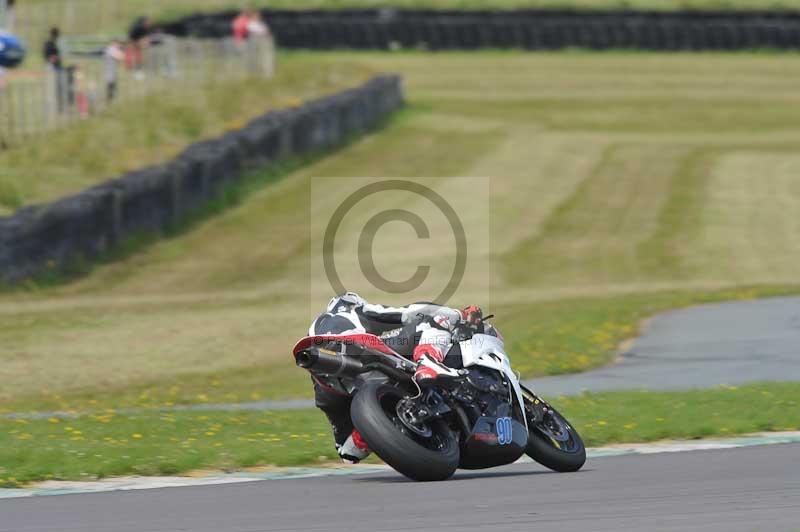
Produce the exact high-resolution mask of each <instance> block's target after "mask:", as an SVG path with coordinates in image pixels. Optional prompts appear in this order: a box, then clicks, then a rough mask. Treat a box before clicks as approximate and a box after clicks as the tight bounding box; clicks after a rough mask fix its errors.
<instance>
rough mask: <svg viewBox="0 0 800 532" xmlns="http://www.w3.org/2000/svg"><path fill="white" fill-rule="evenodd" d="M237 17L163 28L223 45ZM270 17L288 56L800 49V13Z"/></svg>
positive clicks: (328, 13)
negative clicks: (298, 52)
mask: <svg viewBox="0 0 800 532" xmlns="http://www.w3.org/2000/svg"><path fill="white" fill-rule="evenodd" d="M235 16H236V12H234V11H224V12H219V13H212V14H197V15H192V16H188V17H185V18H183V19H180V20H176V21H172V22H166V23H164V24H163V27H164V29H165V31H167V32H168V33H172V34H175V35H179V36H194V37H208V38H219V37H224V36H227V35H228V34H229V33H230V31H231V30H230V28H231V21H232V19H233V18H234V17H235ZM264 17H265V18H266V20H267V21H268V22H269V24H270V27H271V28H272V31H273V33H274V34H275V37H276V40H277V42H278V44H279V46H282V47H284V48H308V49H322V50H328V49H332V48H356V49H390V48H396V47H405V48H416V47H422V48H427V49H431V50H441V49H460V50H470V49H478V48H521V49H529V50H539V49H544V50H547V49H559V48H567V47H581V48H593V49H613V48H629V49H643V50H741V49H755V48H780V49H800V11H697V10H685V11H675V12H661V11H629V10H620V11H598V10H585V11H576V10H569V11H568V10H513V11H445V10H406V9H387V8H384V9H360V10H303V11H289V10H270V9H267V10H264Z"/></svg>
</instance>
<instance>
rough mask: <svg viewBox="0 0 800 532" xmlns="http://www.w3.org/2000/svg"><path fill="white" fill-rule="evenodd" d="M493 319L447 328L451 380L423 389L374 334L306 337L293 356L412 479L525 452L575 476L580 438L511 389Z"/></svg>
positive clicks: (582, 453) (515, 386) (550, 411)
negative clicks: (344, 400) (343, 398)
mask: <svg viewBox="0 0 800 532" xmlns="http://www.w3.org/2000/svg"><path fill="white" fill-rule="evenodd" d="M491 317H492V316H487V317H486V318H483V319H482V321H481V322H480V323H478V324H475V323H459V324H458V325H457V326H456V327H455V328H454V329H453V331H452V348H451V349H450V351H449V352H448V354H447V358H446V359H445V363H446V364H447V365H448V366H449V367H451V368H454V369H457V373H458V376H454V377H447V378H444V377H439V378H437V379H436V380H435V381H434V382H433V383H432V384H427V383H425V385H424V386H423V387H420V385H419V384H418V383H417V382H415V380H414V379H413V375H414V371H415V370H416V369H417V364H416V363H414V362H412V361H411V360H408V359H407V358H405V357H403V356H401V355H400V354H398V353H397V352H396V351H395V350H393V349H392V348H391V347H389V346H388V345H387V344H386V343H384V341H383V340H382V339H381V337H378V336H375V335H371V334H362V333H358V334H333V333H331V334H324V335H316V336H308V337H306V338H303V339H302V340H300V341H299V342H298V343H297V345H295V347H294V350H293V353H294V357H295V362H296V363H297V365H298V366H300V367H301V368H305V369H306V370H308V371H309V372H310V373H311V374H312V377H313V378H314V379H315V380H316V381H317V383H319V384H320V385H321V386H323V387H325V388H326V389H328V390H330V391H334V392H337V393H340V394H346V395H348V396H350V397H352V403H351V407H350V415H351V418H352V421H353V425H354V426H355V428H356V429H357V430H358V431H359V432H360V433H361V436H362V437H363V438H364V440H365V441H366V442H367V444H368V445H369V447H370V449H371V450H372V451H374V452H375V453H376V454H377V455H378V456H379V457H380V458H381V459H382V460H383V461H384V462H386V463H387V464H389V465H390V466H391V467H392V468H394V469H395V470H397V471H398V472H399V473H401V474H403V475H405V476H406V477H408V478H410V479H413V480H420V481H433V480H445V479H447V478H449V477H450V476H452V475H453V473H454V472H455V471H456V469H458V468H461V469H484V468H489V467H496V466H501V465H505V464H510V463H512V462H515V461H516V460H518V459H519V458H521V457H522V455H523V454H527V455H528V456H530V457H531V458H532V459H534V460H535V461H537V462H539V463H540V464H542V465H544V466H545V467H548V468H550V469H552V470H554V471H559V472H571V471H577V470H579V469H580V468H581V467H582V466H583V464H584V462H585V461H586V450H585V447H584V444H583V441H582V440H581V437H580V436H579V435H578V432H577V431H576V430H575V428H574V427H573V426H572V425H571V424H570V423H569V422H568V421H567V420H566V419H565V418H564V416H562V415H561V414H560V413H558V411H556V409H555V408H553V407H552V406H551V405H549V404H548V403H547V402H546V401H544V400H543V399H542V398H540V397H538V396H537V395H536V394H535V393H534V392H533V391H531V390H529V389H528V388H526V387H525V386H523V385H522V384H521V383H520V382H519V378H518V376H517V375H516V374H515V373H514V372H513V371H512V370H511V364H510V361H509V358H508V356H507V355H506V352H505V348H504V343H503V337H502V335H501V334H500V333H499V332H498V331H497V329H496V328H494V326H493V325H490V324H489V323H488V319H490V318H491ZM451 360H458V361H459V362H460V363H459V364H453V363H451ZM459 366H460V367H459ZM426 380H427V379H426Z"/></svg>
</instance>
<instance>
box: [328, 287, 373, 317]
mask: <svg viewBox="0 0 800 532" xmlns="http://www.w3.org/2000/svg"><path fill="white" fill-rule="evenodd" d="M366 303H367V302H366V301H365V300H364V298H363V297H361V296H360V295H358V294H356V293H355V292H345V293H344V294H341V295H338V296H336V297H334V298H331V300H330V302H329V303H328V312H332V313H334V314H335V313H337V312H349V311H351V310H353V309H354V308H359V307H363V306H364V305H365V304H366Z"/></svg>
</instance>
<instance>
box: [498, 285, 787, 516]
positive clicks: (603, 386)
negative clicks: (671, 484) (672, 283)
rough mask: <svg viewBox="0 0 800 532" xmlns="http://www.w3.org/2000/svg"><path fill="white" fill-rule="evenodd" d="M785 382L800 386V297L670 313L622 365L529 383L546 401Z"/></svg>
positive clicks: (649, 330) (658, 319)
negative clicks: (589, 394) (584, 393)
mask: <svg viewBox="0 0 800 532" xmlns="http://www.w3.org/2000/svg"><path fill="white" fill-rule="evenodd" d="M511 356H512V358H513V353H512V354H511ZM788 380H793V381H796V380H800V298H798V297H780V298H772V299H762V300H756V301H739V302H734V303H720V304H714V305H701V306H697V307H692V308H688V309H683V310H676V311H672V312H667V313H665V314H661V315H659V316H656V317H655V318H653V319H652V320H651V321H650V322H649V324H648V325H647V327H646V328H645V330H644V332H643V334H642V336H640V337H639V338H638V339H637V340H636V341H635V342H634V343H633V345H632V346H631V347H630V348H629V349H628V350H627V352H625V353H624V354H623V355H622V358H621V360H620V361H618V362H617V363H615V364H612V365H609V366H606V367H604V368H600V369H597V370H594V371H588V372H586V373H579V374H575V375H562V376H557V377H545V378H542V379H535V380H533V381H530V382H529V383H530V384H531V385H532V387H533V389H534V390H535V391H536V392H537V393H540V394H541V395H543V396H544V397H554V396H557V395H574V394H578V393H580V392H582V391H587V390H588V391H610V390H631V389H646V390H684V389H690V388H710V387H713V386H718V385H723V384H729V385H734V384H744V383H747V382H757V381H788ZM798 528H799V529H800V523H798Z"/></svg>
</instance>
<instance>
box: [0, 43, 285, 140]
mask: <svg viewBox="0 0 800 532" xmlns="http://www.w3.org/2000/svg"><path fill="white" fill-rule="evenodd" d="M110 42H112V39H110V38H108V39H104V38H100V37H84V38H68V39H64V40H63V45H62V50H63V55H64V61H63V67H62V68H61V69H58V70H56V69H54V68H52V67H39V68H37V69H26V70H24V71H21V72H17V73H15V75H14V77H12V78H11V79H9V80H8V81H7V83H6V84H5V87H4V88H0V149H2V147H4V146H9V145H12V144H13V143H15V142H17V141H19V140H21V139H24V138H25V137H28V136H32V135H37V134H39V133H42V132H45V131H49V130H52V129H54V128H57V127H59V126H62V125H64V124H66V123H69V122H71V121H74V120H80V119H87V118H89V117H91V116H93V115H95V114H97V113H100V112H102V111H103V110H104V109H105V108H107V107H108V106H109V105H124V103H125V102H126V101H131V100H133V99H136V98H141V97H143V96H145V95H147V94H150V93H152V92H154V91H159V90H164V89H176V88H179V87H180V85H181V84H191V85H193V86H197V85H199V84H202V83H205V82H206V81H209V80H212V79H225V80H235V79H245V78H248V77H271V76H272V75H273V73H274V69H275V48H274V43H273V41H272V40H271V39H270V38H266V37H265V38H258V39H250V40H248V41H246V42H244V43H240V44H236V43H234V41H233V39H221V40H205V39H204V40H196V39H177V38H175V37H171V36H166V35H164V36H157V37H156V38H154V40H153V44H152V45H151V46H148V47H147V48H145V49H144V50H143V51H142V59H141V63H138V61H134V62H131V61H130V60H129V59H130V57H129V56H126V58H125V59H123V60H120V61H115V60H114V59H109V58H108V57H107V55H106V52H105V50H106V46H108V44H109V43H110ZM134 63H135V64H134ZM114 81H115V84H114V86H113V87H112V86H111V83H112V82H114ZM112 90H113V91H114V92H113V94H112V93H111V91H112ZM112 96H113V97H112Z"/></svg>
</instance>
